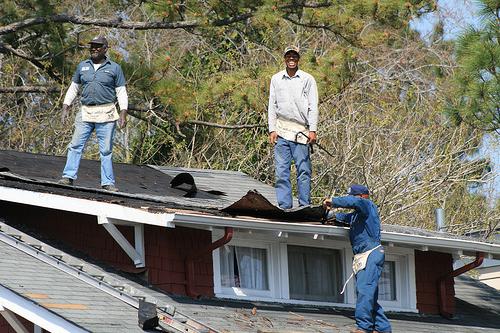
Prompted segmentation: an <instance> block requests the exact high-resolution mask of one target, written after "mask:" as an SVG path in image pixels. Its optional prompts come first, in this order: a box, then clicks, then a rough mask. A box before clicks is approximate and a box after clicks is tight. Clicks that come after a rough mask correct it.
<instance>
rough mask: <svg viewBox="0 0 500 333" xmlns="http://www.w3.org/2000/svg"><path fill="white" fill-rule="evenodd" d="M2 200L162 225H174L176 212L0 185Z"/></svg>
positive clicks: (0, 198) (0, 197)
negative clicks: (173, 220)
mask: <svg viewBox="0 0 500 333" xmlns="http://www.w3.org/2000/svg"><path fill="white" fill-rule="evenodd" d="M0 200H3V201H10V202H16V203H20V204H25V205H32V206H38V207H44V208H52V209H57V210H64V211H69V212H75V213H82V214H87V215H94V216H106V217H109V218H113V219H118V220H123V221H129V222H138V223H143V224H151V225H156V226H160V227H173V224H172V218H173V216H174V214H169V213H151V212H148V211H145V210H142V209H138V208H132V207H125V206H122V205H117V204H112V203H107V202H100V201H94V200H88V199H80V198H73V197H67V196H63V195H58V194H51V193H42V192H33V191H27V190H21V189H16V188H11V187H3V186H0Z"/></svg>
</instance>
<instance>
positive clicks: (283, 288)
mask: <svg viewBox="0 0 500 333" xmlns="http://www.w3.org/2000/svg"><path fill="white" fill-rule="evenodd" d="M223 234H224V233H223V231H222V230H220V229H215V230H213V232H212V239H213V240H214V241H215V240H217V239H219V238H220V237H221V236H222V235H223ZM278 235H279V232H267V233H266V232H259V231H251V230H242V229H237V230H235V232H234V234H233V238H232V240H231V241H230V242H229V243H228V244H226V245H232V246H242V247H251V248H261V249H266V250H267V265H268V267H267V268H268V274H269V277H268V282H269V291H262V290H253V289H243V288H236V287H232V288H231V287H222V285H221V275H220V254H219V250H218V249H217V250H215V251H213V254H212V257H213V271H214V294H215V296H216V297H219V298H230V299H243V300H252V301H254V300H256V301H258V300H261V301H272V302H281V303H289V304H307V305H320V306H337V307H349V308H352V307H355V305H356V298H355V286H354V279H352V280H351V281H350V282H349V284H348V285H347V288H346V291H345V293H344V302H343V303H331V302H321V301H306V300H296V299H290V291H289V289H290V288H289V287H290V286H289V277H288V251H287V246H288V245H296V246H304V247H317V248H327V249H334V250H339V251H340V254H341V263H342V264H341V266H342V281H346V280H347V278H348V277H349V275H350V274H351V272H352V268H351V265H352V258H353V255H352V250H351V245H350V243H349V242H348V241H347V240H339V239H334V238H325V239H320V238H317V239H314V237H313V235H310V237H308V236H309V235H285V236H283V235H281V237H279V236H278ZM384 249H385V255H386V260H387V261H394V262H395V275H396V281H395V282H396V300H395V301H380V304H381V305H382V306H383V307H384V309H385V310H389V311H405V312H418V310H417V304H416V303H417V302H416V283H415V255H414V249H411V248H401V247H394V246H387V245H384Z"/></svg>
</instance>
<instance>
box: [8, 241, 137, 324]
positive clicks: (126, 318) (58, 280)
mask: <svg viewBox="0 0 500 333" xmlns="http://www.w3.org/2000/svg"><path fill="white" fill-rule="evenodd" d="M0 253H2V255H1V256H0V284H1V285H2V286H4V287H6V288H8V289H10V290H12V291H14V292H16V293H17V294H19V295H22V296H24V297H25V298H27V299H30V300H32V301H33V302H35V303H37V304H39V305H40V306H42V307H44V308H46V309H49V310H51V311H52V312H55V313H56V314H58V315H59V316H61V317H63V318H66V319H67V320H68V321H71V322H73V323H75V324H77V325H78V326H80V327H82V328H84V329H87V330H89V331H90V332H102V333H105V332H106V333H107V332H109V333H111V332H144V331H143V330H141V329H140V328H139V327H138V325H137V310H136V309H134V308H133V307H131V306H130V305H128V304H126V303H124V302H122V301H120V300H118V299H116V298H114V297H112V296H110V295H108V294H107V293H105V292H103V291H101V290H99V289H96V288H93V287H91V286H89V285H88V284H86V283H84V282H82V281H80V280H78V279H76V278H74V277H72V276H70V275H68V274H65V273H64V272H61V271H60V270H58V269H56V268H53V267H51V266H49V265H47V264H44V263H43V262H41V261H39V260H37V259H36V258H34V257H31V256H29V255H27V254H25V253H23V252H21V251H20V250H18V249H16V248H13V247H11V246H9V245H7V244H5V243H2V242H0ZM72 307H73V308H72Z"/></svg>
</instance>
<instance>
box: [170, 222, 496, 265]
mask: <svg viewBox="0 0 500 333" xmlns="http://www.w3.org/2000/svg"><path fill="white" fill-rule="evenodd" d="M173 222H174V224H176V225H183V226H193V227H194V226H207V225H210V226H213V227H235V228H241V229H253V230H263V231H273V232H280V231H282V232H288V233H296V234H318V235H324V236H335V237H345V238H348V237H349V228H347V227H337V226H331V225H311V224H307V223H293V222H275V221H270V220H257V219H251V218H234V217H220V216H207V215H198V214H186V213H176V214H175V217H174V219H173ZM381 236H382V241H385V242H393V243H397V244H407V245H410V246H412V247H413V248H417V247H420V246H422V245H425V246H430V247H433V248H445V249H450V250H453V251H456V249H461V250H466V251H473V252H477V251H480V252H485V253H491V254H494V255H495V256H500V245H498V244H489V243H482V242H477V241H473V240H464V239H452V238H445V237H432V236H421V235H410V234H404V233H397V232H389V231H382V232H381Z"/></svg>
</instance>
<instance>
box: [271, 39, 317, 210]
mask: <svg viewBox="0 0 500 333" xmlns="http://www.w3.org/2000/svg"><path fill="white" fill-rule="evenodd" d="M299 60H300V53H299V49H298V48H297V47H295V46H289V47H287V48H286V49H285V52H284V61H285V66H286V69H285V70H282V71H280V72H278V73H277V74H274V75H273V77H272V78H271V86H270V92H269V106H268V121H269V141H270V143H271V144H274V145H275V146H274V162H275V174H276V185H275V187H276V198H277V200H278V205H279V206H280V208H282V209H289V208H292V205H293V201H292V184H291V182H290V167H291V164H292V160H293V161H294V163H295V168H296V170H297V189H298V192H299V205H300V206H308V205H310V204H311V193H310V192H311V174H312V170H311V159H310V155H309V145H308V144H310V143H314V142H315V141H316V130H317V126H318V88H317V86H316V81H315V80H314V77H313V76H312V75H311V74H308V73H306V72H304V71H302V70H300V69H299Z"/></svg>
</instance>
